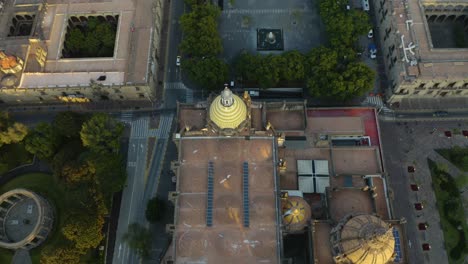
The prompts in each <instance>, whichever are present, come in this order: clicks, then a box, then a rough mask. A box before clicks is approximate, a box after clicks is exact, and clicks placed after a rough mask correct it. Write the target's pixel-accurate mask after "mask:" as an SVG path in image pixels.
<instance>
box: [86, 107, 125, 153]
mask: <svg viewBox="0 0 468 264" xmlns="http://www.w3.org/2000/svg"><path fill="white" fill-rule="evenodd" d="M123 130H124V126H123V124H122V123H120V122H117V121H116V120H115V119H113V118H111V117H110V116H109V115H107V114H104V113H97V114H94V115H93V116H92V117H91V119H90V120H88V121H87V122H85V123H84V124H83V127H82V129H81V132H80V136H81V141H82V142H83V146H85V147H88V148H89V149H91V151H94V152H96V153H101V154H106V153H117V152H118V151H119V144H120V141H119V140H120V136H121V135H122V133H123Z"/></svg>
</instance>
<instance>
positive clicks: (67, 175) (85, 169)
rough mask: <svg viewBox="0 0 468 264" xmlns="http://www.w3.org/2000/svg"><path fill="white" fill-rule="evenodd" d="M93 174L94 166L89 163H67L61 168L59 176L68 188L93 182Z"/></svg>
mask: <svg viewBox="0 0 468 264" xmlns="http://www.w3.org/2000/svg"><path fill="white" fill-rule="evenodd" d="M95 173H96V170H95V168H94V166H93V165H91V164H89V163H83V164H77V163H76V162H68V163H66V164H65V165H64V166H63V168H62V174H61V175H62V177H63V178H64V179H65V181H66V182H67V183H68V184H69V185H70V186H73V185H76V184H79V183H83V182H89V181H90V180H93V179H94V175H95Z"/></svg>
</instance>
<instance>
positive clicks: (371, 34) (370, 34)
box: [367, 29, 374, 39]
mask: <svg viewBox="0 0 468 264" xmlns="http://www.w3.org/2000/svg"><path fill="white" fill-rule="evenodd" d="M367 37H368V38H370V39H371V38H373V37H374V30H373V29H370V30H369V33H367Z"/></svg>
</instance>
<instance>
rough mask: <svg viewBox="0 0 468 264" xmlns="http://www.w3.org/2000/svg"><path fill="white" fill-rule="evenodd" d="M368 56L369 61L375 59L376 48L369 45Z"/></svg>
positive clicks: (373, 45)
mask: <svg viewBox="0 0 468 264" xmlns="http://www.w3.org/2000/svg"><path fill="white" fill-rule="evenodd" d="M369 54H370V55H369V56H370V58H371V59H375V58H377V47H376V46H375V44H369Z"/></svg>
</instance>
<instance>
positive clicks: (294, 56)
mask: <svg viewBox="0 0 468 264" xmlns="http://www.w3.org/2000/svg"><path fill="white" fill-rule="evenodd" d="M280 57H281V58H282V59H283V60H281V61H280V63H278V64H277V67H278V69H279V73H280V79H281V80H286V81H299V80H304V73H305V69H304V55H302V53H300V52H299V51H297V50H293V51H288V52H286V53H283V54H282V55H281V56H280Z"/></svg>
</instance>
